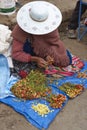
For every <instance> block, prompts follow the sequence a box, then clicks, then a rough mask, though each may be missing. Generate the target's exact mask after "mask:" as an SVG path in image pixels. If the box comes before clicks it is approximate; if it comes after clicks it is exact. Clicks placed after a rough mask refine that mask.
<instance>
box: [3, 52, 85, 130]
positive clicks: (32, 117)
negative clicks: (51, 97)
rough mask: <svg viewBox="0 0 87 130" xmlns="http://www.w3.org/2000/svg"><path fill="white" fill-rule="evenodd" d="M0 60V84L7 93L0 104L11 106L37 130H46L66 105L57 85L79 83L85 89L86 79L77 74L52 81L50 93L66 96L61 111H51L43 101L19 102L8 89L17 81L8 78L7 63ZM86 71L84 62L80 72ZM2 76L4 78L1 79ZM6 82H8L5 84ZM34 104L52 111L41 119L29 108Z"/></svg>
mask: <svg viewBox="0 0 87 130" xmlns="http://www.w3.org/2000/svg"><path fill="white" fill-rule="evenodd" d="M1 58H2V63H0V67H1V66H2V67H1V68H0V69H1V70H0V75H1V74H2V73H1V72H2V69H3V68H4V69H3V72H4V73H3V75H1V76H2V77H0V78H2V79H1V81H2V82H1V83H2V85H3V86H5V87H4V91H8V93H9V94H8V95H7V97H6V95H5V98H0V101H1V102H2V103H5V104H7V105H9V106H11V107H12V108H13V109H14V110H15V111H17V112H18V113H20V114H22V115H24V117H25V118H26V119H27V120H28V121H29V122H30V123H31V124H32V125H34V126H35V127H37V128H38V129H40V130H41V129H42V128H44V129H47V128H48V127H49V125H50V123H51V122H52V121H53V120H54V118H55V117H56V115H57V114H58V113H59V112H60V111H61V109H62V108H63V107H64V106H65V105H66V104H67V102H68V100H69V98H68V97H67V96H66V95H65V93H63V92H62V91H60V90H59V89H58V86H59V85H62V84H63V83H65V82H68V81H69V82H71V83H80V84H83V85H84V87H85V88H87V80H86V79H82V78H80V79H79V78H77V74H75V75H73V76H71V77H65V78H63V79H60V80H56V81H54V82H53V83H52V84H50V86H51V87H52V91H53V93H57V94H58V93H62V94H64V95H65V96H66V101H65V102H64V103H63V106H62V108H61V109H52V108H51V107H50V105H49V103H48V102H46V101H45V100H43V99H37V100H27V101H24V100H19V99H18V98H16V97H15V96H14V95H12V93H11V92H10V88H11V87H12V85H13V84H14V83H16V82H17V81H18V80H19V79H17V78H16V77H14V76H11V77H9V68H8V64H7V61H6V59H5V57H3V56H2V55H1ZM86 69H87V62H85V66H84V68H83V69H82V70H81V71H84V70H86ZM3 76H4V78H3ZM7 81H8V82H7ZM36 103H43V104H46V105H48V107H49V109H50V110H54V111H53V112H51V113H49V114H48V115H47V116H46V117H42V116H40V115H38V113H37V112H35V111H34V110H33V109H32V108H31V107H32V104H36Z"/></svg>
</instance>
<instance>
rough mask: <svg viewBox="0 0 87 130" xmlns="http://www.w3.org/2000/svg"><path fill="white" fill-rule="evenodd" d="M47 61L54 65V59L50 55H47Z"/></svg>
mask: <svg viewBox="0 0 87 130" xmlns="http://www.w3.org/2000/svg"><path fill="white" fill-rule="evenodd" d="M46 61H47V63H48V65H52V64H53V62H54V59H53V58H52V57H50V56H49V55H48V56H47V57H46Z"/></svg>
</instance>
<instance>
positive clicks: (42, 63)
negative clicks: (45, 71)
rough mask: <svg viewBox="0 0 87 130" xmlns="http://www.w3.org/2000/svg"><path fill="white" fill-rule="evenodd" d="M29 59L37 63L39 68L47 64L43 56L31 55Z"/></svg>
mask: <svg viewBox="0 0 87 130" xmlns="http://www.w3.org/2000/svg"><path fill="white" fill-rule="evenodd" d="M31 61H34V62H36V63H37V65H38V66H39V67H40V68H46V67H47V65H48V63H47V61H45V60H44V59H43V58H40V57H35V56H32V57H31Z"/></svg>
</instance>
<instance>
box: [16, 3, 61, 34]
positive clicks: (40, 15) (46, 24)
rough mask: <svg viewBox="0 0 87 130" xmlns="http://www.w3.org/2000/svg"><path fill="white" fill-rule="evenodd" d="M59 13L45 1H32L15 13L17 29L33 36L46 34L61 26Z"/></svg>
mask: <svg viewBox="0 0 87 130" xmlns="http://www.w3.org/2000/svg"><path fill="white" fill-rule="evenodd" d="M61 21H62V14H61V11H60V10H59V9H58V8H57V7H56V6H55V5H53V4H51V3H49V2H46V1H33V2H29V3H27V4H25V5H24V6H22V7H21V8H20V9H19V11H18V13H17V23H18V25H19V27H20V28H21V29H22V30H24V31H25V32H27V33H30V34H35V35H43V34H48V33H50V32H52V31H54V30H55V29H57V27H59V25H60V24H61Z"/></svg>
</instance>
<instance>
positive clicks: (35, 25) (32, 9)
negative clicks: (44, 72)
mask: <svg viewBox="0 0 87 130" xmlns="http://www.w3.org/2000/svg"><path fill="white" fill-rule="evenodd" d="M61 20H62V15H61V12H60V10H59V9H58V8H57V7H56V6H55V5H53V4H51V3H49V2H45V1H35V2H29V3H27V4H25V5H24V6H23V7H21V8H20V10H19V11H18V13H17V25H16V26H15V28H14V29H13V31H12V37H13V44H12V58H13V59H15V60H16V61H20V62H25V63H29V62H36V63H37V65H38V66H39V67H41V68H45V67H46V66H47V64H48V63H47V60H50V59H51V58H52V59H53V61H54V62H53V65H55V66H60V67H66V66H68V65H69V64H71V62H72V59H71V56H70V53H69V51H67V50H66V48H65V46H64V43H63V42H62V41H61V40H60V36H59V33H58V29H57V28H58V26H59V25H60V23H61Z"/></svg>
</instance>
